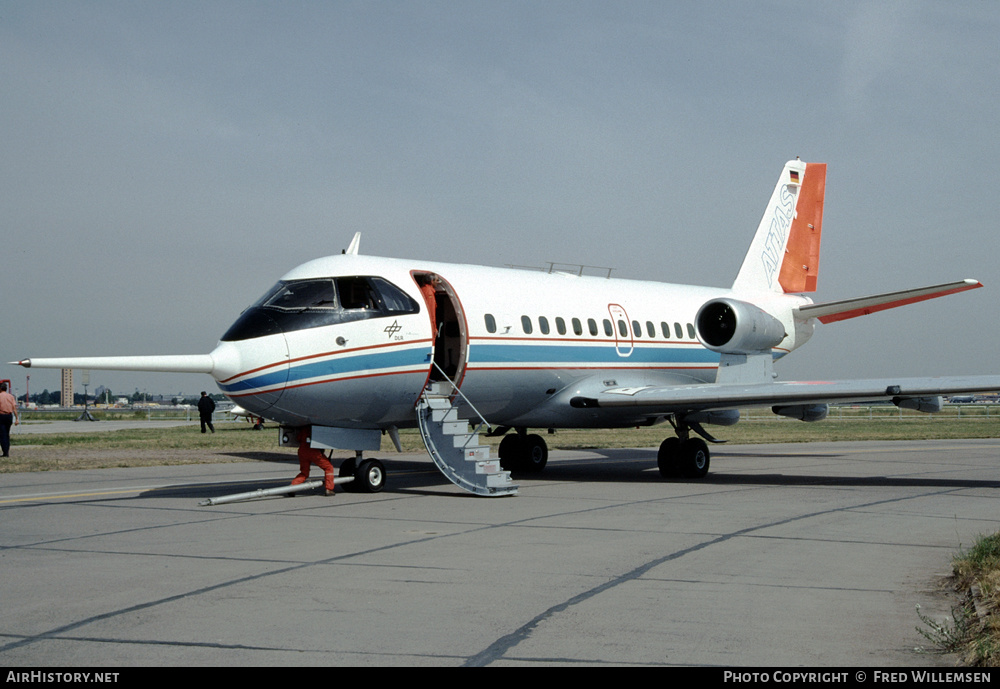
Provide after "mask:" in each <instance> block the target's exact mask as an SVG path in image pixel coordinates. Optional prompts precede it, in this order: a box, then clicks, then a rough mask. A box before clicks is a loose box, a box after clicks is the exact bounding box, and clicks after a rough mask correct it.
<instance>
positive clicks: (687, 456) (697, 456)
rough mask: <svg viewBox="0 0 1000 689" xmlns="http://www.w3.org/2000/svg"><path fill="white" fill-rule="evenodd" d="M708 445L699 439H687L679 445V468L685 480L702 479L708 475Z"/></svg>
mask: <svg viewBox="0 0 1000 689" xmlns="http://www.w3.org/2000/svg"><path fill="white" fill-rule="evenodd" d="M708 460H709V452H708V444H707V443H706V442H705V441H704V440H702V439H701V438H689V439H688V440H687V442H685V443H682V444H681V453H680V468H681V474H682V475H683V476H684V477H686V478H704V477H705V474H707V473H708Z"/></svg>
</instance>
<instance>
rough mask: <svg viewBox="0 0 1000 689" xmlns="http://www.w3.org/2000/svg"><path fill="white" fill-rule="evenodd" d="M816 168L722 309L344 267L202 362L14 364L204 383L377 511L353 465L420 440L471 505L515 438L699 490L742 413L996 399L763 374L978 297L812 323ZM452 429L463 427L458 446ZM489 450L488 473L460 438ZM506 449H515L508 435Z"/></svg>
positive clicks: (599, 291)
mask: <svg viewBox="0 0 1000 689" xmlns="http://www.w3.org/2000/svg"><path fill="white" fill-rule="evenodd" d="M825 184H826V165H825V164H814V163H804V162H801V161H799V160H793V161H790V162H788V163H787V164H786V165H785V167H784V169H783V170H782V172H781V176H780V178H779V179H778V183H777V185H776V186H775V188H774V192H773V193H772V195H771V198H770V201H769V202H768V205H767V209H766V211H765V213H764V217H763V219H762V220H761V222H760V225H759V227H758V229H757V232H756V234H755V236H754V238H753V241H752V243H751V245H750V249H749V251H748V253H747V255H746V258H745V259H744V261H743V265H742V267H741V268H740V271H739V274H738V275H737V276H736V280H735V282H734V283H733V286H732V287H731V288H730V289H721V288H713V287H695V286H689V285H676V284H665V283H659V282H646V281H637V280H622V279H613V278H611V277H610V276H607V277H595V276H589V275H583V274H582V273H583V272H584V271H583V270H582V269H581V270H579V271H574V272H565V271H561V270H555V269H552V270H549V271H548V272H544V271H534V272H533V271H526V270H518V269H510V268H487V267H482V266H473V265H456V264H446V263H435V262H429V261H420V260H403V259H391V258H376V257H369V256H363V255H360V254H359V252H358V245H359V235H355V237H354V240H353V241H352V242H351V245H350V247H349V248H348V249H347V250H346V251H345V252H344V253H343V254H341V255H338V256H330V257H326V258H320V259H316V260H314V261H310V262H308V263H305V264H303V265H301V266H299V267H297V268H294V269H293V270H291V271H290V272H289V273H287V274H286V275H285V276H284V277H282V278H281V280H280V281H279V282H278V283H277V284H276V285H275V286H274V287H273V288H272V289H270V290H269V291H268V292H267V293H266V294H265V295H264V296H262V297H261V298H260V299H259V300H258V301H257V302H256V303H254V304H253V305H252V306H250V307H249V308H248V309H246V310H245V311H244V312H243V313H242V315H240V317H239V318H238V319H237V320H236V322H235V323H233V325H232V326H231V327H230V328H229V330H228V331H226V333H225V334H224V335H223V336H222V340H221V341H220V342H219V344H218V346H217V347H216V348H215V350H214V351H213V352H212V353H210V354H204V355H192V356H141V357H87V358H61V359H34V358H32V359H24V360H22V361H20V362H17V363H20V364H21V365H22V366H25V367H44V368H89V369H113V370H133V371H173V372H201V373H207V374H209V375H211V376H212V377H213V378H214V379H215V380H216V382H217V384H218V386H219V388H220V389H221V390H222V392H223V393H225V395H226V396H227V397H229V398H230V399H231V400H233V401H234V402H235V403H237V404H238V405H240V406H241V407H243V408H244V409H246V410H248V411H250V412H252V413H253V414H257V415H260V416H262V417H265V418H268V419H272V420H275V421H278V422H279V423H280V424H281V425H282V430H281V442H282V444H285V445H295V444H296V442H297V441H296V440H295V438H296V433H295V432H294V431H295V430H296V429H297V428H300V427H303V426H310V427H311V434H310V439H309V442H310V444H311V445H312V446H314V447H321V448H337V449H346V450H353V451H355V453H356V457H355V459H353V460H347V461H346V462H345V463H344V465H342V466H341V468H340V473H341V475H344V474H350V473H353V474H354V476H355V481H354V483H353V485H354V486H355V489H360V490H367V491H377V490H381V488H382V486H383V485H384V483H383V482H384V478H385V471H384V467H383V466H382V464H381V463H380V462H379V461H378V460H375V459H365V458H363V456H362V453H363V452H365V451H371V450H377V449H379V447H380V442H381V435H382V434H383V433H388V434H389V435H390V437H391V438H392V439H393V441H394V442H395V444H396V447H397V449H398V448H399V440H398V434H397V431H398V429H399V428H404V427H414V426H417V427H419V428H420V431H421V433H422V435H423V438H424V441H425V443H426V445H427V449H428V451H429V452H430V455H431V457H432V458H433V459H434V461H435V462H436V463H437V465H438V467H439V468H440V469H441V471H442V472H443V473H444V474H445V475H446V476H447V477H448V478H449V479H451V480H452V481H453V482H455V483H456V484H457V485H459V486H462V487H463V488H465V489H467V490H469V491H471V492H473V493H476V494H479V495H509V494H512V493H515V492H516V491H517V486H516V485H515V484H513V483H512V481H511V478H510V472H511V471H513V472H515V473H516V472H518V471H524V472H537V471H540V470H541V469H542V468H543V467H544V466H545V463H546V459H547V456H548V450H547V448H546V445H545V441H544V440H543V439H542V437H541V436H540V435H537V434H533V433H529V429H537V428H542V429H550V428H616V427H633V426H640V425H652V424H656V423H659V422H663V421H668V422H669V423H670V424H671V426H672V427H673V430H674V435H672V436H671V437H669V438H667V439H666V440H664V441H663V444H662V445H661V446H660V449H659V452H658V456H657V463H658V466H659V469H660V472H661V473H662V474H663V475H664V476H667V477H671V476H683V477H687V478H700V477H703V476H705V474H706V473H707V472H708V468H709V449H708V445H707V444H706V443H705V441H704V440H702V438H699V437H695V435H694V434H692V431H693V432H694V433H695V434H697V435H700V436H702V437H703V438H705V439H707V440H709V441H710V442H715V439H714V438H712V437H711V436H710V435H709V434H708V433H707V432H705V430H704V428H703V425H704V424H720V425H732V424H734V423H736V422H737V421H738V419H739V411H738V409H739V408H741V407H751V406H766V407H771V408H772V409H773V411H774V413H776V414H780V415H784V416H790V417H794V418H797V419H801V420H803V421H817V420H820V419H822V418H824V417H825V416H826V414H827V403H829V402H832V401H852V400H853V401H861V400H887V401H891V402H892V403H894V404H896V405H898V406H900V407H906V408H912V409H918V410H920V411H928V412H931V411H938V410H939V409H940V407H941V397H940V396H941V395H946V394H951V393H956V392H964V393H974V392H983V391H991V390H997V389H1000V376H983V377H964V378H908V379H885V380H849V381H809V382H778V381H776V380H775V374H774V368H773V362H774V360H775V359H777V358H780V357H782V356H784V355H786V354H788V353H789V352H791V351H792V350H794V349H796V348H798V347H800V346H802V345H803V344H805V343H806V341H808V340H809V338H810V337H811V336H812V334H813V329H814V327H815V324H816V321H820V322H823V323H830V322H834V321H838V320H843V319H846V318H853V317H856V316H861V315H865V314H870V313H873V312H875V311H880V310H884V309H889V308H894V307H897V306H902V305H904V304H910V303H913V302H917V301H922V300H925V299H931V298H934V297H939V296H943V295H946V294H952V293H955V292H961V291H964V290H969V289H974V288H978V287H981V286H982V285H981V284H980V283H979V282H978V281H976V280H963V281H959V282H954V283H949V284H943V285H934V286H932V287H926V288H922V289H912V290H906V291H901V292H894V293H890V294H880V295H875V296H870V297H864V298H859V299H850V300H846V301H837V302H829V303H822V304H814V303H813V302H812V300H811V299H809V298H808V297H805V296H802V295H803V293H808V292H812V291H814V290H815V288H816V276H817V272H818V267H819V245H820V234H821V223H822V215H823V201H824V194H825ZM469 420H471V422H472V423H473V424H478V427H477V429H476V430H475V431H473V432H472V433H470V432H469ZM482 429H488V430H487V432H488V433H490V434H491V435H502V434H506V437H504V438H503V440H502V441H501V444H500V447H499V455H500V457H499V461H498V460H497V459H491V458H490V456H489V448H488V447H485V446H483V445H481V444H480V443H479V442H478V435H477V431H480V430H482ZM510 431H513V432H510Z"/></svg>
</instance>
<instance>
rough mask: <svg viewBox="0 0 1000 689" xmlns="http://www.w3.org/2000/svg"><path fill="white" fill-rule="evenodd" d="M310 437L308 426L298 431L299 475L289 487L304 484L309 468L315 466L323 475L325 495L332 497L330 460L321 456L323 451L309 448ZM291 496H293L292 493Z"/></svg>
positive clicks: (332, 474)
mask: <svg viewBox="0 0 1000 689" xmlns="http://www.w3.org/2000/svg"><path fill="white" fill-rule="evenodd" d="M310 435H311V429H310V427H309V426H303V427H302V428H300V429H299V436H298V437H299V452H298V455H299V475H298V476H296V477H295V478H293V479H292V484H291V485H293V486H297V485H299V484H300V483H305V482H306V479H308V478H309V469H310V466H311V465H313V464H315V465H316V466H318V467H319V468H320V469H322V470H323V474H324V475H325V477H324V480H323V487H324V488H326V494H327V495H333V490H334V483H333V478H334V472H333V464H331V463H330V460H329V459H327V458H326V455H325V454H323V450H321V449H319V448H318V447H310V445H309V436H310ZM291 495H294V493H292V494H291Z"/></svg>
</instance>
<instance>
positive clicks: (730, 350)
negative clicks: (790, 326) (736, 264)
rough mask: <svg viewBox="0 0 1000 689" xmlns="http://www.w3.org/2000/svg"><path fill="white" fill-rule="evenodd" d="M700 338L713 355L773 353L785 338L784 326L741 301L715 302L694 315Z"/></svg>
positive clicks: (769, 315)
mask: <svg viewBox="0 0 1000 689" xmlns="http://www.w3.org/2000/svg"><path fill="white" fill-rule="evenodd" d="M695 328H696V329H697V332H698V339H699V340H700V341H701V343H702V344H703V345H705V346H706V347H708V348H709V349H711V350H712V351H714V352H720V353H722V354H753V353H755V352H766V351H770V350H771V348H772V347H775V346H777V345H778V343H780V342H781V341H782V340H783V339H785V326H784V325H782V324H781V321H779V320H778V319H777V318H775V317H774V316H772V315H771V314H769V313H767V312H766V311H764V310H762V309H760V308H758V307H756V306H754V305H753V304H748V303H747V302H745V301H739V300H738V299H729V298H722V299H713V300H711V301H709V302H706V303H705V304H704V305H703V306H702V307H701V308H700V309H698V315H697V316H695Z"/></svg>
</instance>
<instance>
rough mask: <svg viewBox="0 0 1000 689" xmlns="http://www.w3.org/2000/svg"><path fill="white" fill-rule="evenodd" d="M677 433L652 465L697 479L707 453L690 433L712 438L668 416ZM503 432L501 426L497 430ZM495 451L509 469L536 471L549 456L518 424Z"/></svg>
mask: <svg viewBox="0 0 1000 689" xmlns="http://www.w3.org/2000/svg"><path fill="white" fill-rule="evenodd" d="M670 422H671V424H672V425H673V427H674V430H675V431H676V432H677V436H676V437H673V438H667V439H666V440H664V441H663V442H662V443H661V444H660V450H659V452H657V454H656V465H657V467H658V468H659V470H660V475H661V476H663V477H664V478H687V479H699V478H704V477H705V475H707V474H708V465H709V460H710V458H711V453H710V452H709V450H708V443H706V442H705V441H704V440H702V439H701V438H698V437H694V436H692V435H691V431H692V430H695V431H696V432H698V433H700V434H702V435H705V436H706V437H708V438H709V439H710V440H711V441H712V442H721V441H718V440H715V439H714V438H712V437H711V436H710V435H708V434H707V433H705V432H704V430H702V428H701V427H700V426H699V425H698V424H696V423H688V422H685V421H684V420H683V419H680V420H677V421H674V420H673V419H671V420H670ZM500 432H501V433H502V432H503V429H501V431H500ZM497 454H499V456H500V466H502V467H503V468H504V469H505V470H507V471H511V472H521V473H525V474H537V473H540V472H541V471H542V470H543V469H544V468H545V464H546V462H548V459H549V449H548V446H547V445H546V444H545V440H544V439H543V438H542V437H541V436H540V435H533V434H528V433H527V431H526V429H524V428H518V429H517V432H516V433H509V434H508V435H505V436H504V438H503V440H501V441H500V447H499V448H498V451H497Z"/></svg>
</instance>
